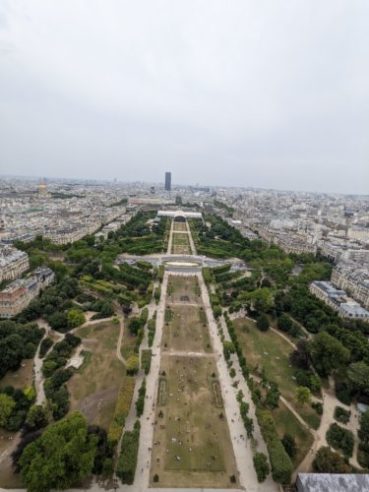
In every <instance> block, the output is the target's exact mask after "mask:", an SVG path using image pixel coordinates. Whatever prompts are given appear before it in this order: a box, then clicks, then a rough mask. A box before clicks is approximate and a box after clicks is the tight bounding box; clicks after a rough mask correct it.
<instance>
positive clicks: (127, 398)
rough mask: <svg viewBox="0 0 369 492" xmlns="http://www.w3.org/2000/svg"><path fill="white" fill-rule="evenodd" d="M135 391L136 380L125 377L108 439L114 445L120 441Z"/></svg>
mask: <svg viewBox="0 0 369 492" xmlns="http://www.w3.org/2000/svg"><path fill="white" fill-rule="evenodd" d="M134 389H135V379H134V378H131V377H129V376H125V377H124V378H123V381H122V385H121V387H120V390H119V395H118V399H117V403H116V405H115V410H114V417H113V420H112V421H111V423H110V426H109V432H108V438H109V441H111V442H112V443H113V444H115V443H117V442H118V441H119V438H120V436H121V434H122V430H123V426H124V422H125V420H126V417H127V415H128V413H129V410H130V408H131V402H132V398H133V392H134Z"/></svg>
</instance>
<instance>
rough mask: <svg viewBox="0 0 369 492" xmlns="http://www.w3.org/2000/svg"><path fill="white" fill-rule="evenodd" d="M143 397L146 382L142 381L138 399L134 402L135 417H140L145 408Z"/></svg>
mask: <svg viewBox="0 0 369 492" xmlns="http://www.w3.org/2000/svg"><path fill="white" fill-rule="evenodd" d="M145 395H146V382H145V380H143V381H142V384H141V387H140V389H139V390H138V398H137V401H136V413H137V417H141V415H142V414H143V411H144V407H145Z"/></svg>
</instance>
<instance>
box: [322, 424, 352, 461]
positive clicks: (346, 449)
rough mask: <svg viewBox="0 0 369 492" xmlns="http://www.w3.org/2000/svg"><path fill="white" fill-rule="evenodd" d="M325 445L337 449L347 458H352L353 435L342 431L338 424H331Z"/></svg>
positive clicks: (345, 430) (347, 431) (344, 430)
mask: <svg viewBox="0 0 369 492" xmlns="http://www.w3.org/2000/svg"><path fill="white" fill-rule="evenodd" d="M326 438H327V443H328V444H329V445H330V446H332V448H335V449H339V450H341V451H342V452H343V454H344V455H345V456H347V457H350V456H352V452H353V450H354V435H353V433H352V432H351V431H349V430H347V429H344V428H343V427H341V426H339V425H338V424H331V426H330V427H329V429H328V431H327V434H326Z"/></svg>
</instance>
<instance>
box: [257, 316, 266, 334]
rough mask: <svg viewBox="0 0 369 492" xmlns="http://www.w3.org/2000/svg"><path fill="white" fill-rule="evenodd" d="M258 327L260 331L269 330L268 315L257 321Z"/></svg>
mask: <svg viewBox="0 0 369 492" xmlns="http://www.w3.org/2000/svg"><path fill="white" fill-rule="evenodd" d="M256 326H257V327H258V328H259V330H260V331H267V330H268V329H269V319H268V316H267V315H266V314H264V313H263V314H261V315H260V316H259V317H258V319H257V320H256Z"/></svg>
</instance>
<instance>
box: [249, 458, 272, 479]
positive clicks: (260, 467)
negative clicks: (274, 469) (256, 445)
mask: <svg viewBox="0 0 369 492" xmlns="http://www.w3.org/2000/svg"><path fill="white" fill-rule="evenodd" d="M253 461H254V468H255V471H256V476H257V478H258V482H259V483H260V482H264V480H265V479H266V477H267V476H268V474H269V463H268V459H267V457H266V456H265V454H264V453H255V456H254V458H253Z"/></svg>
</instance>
